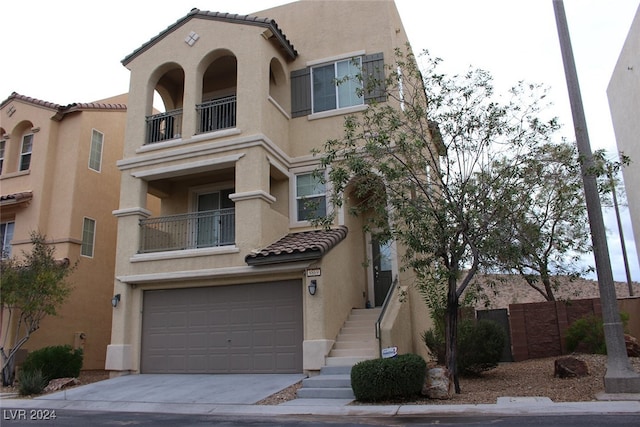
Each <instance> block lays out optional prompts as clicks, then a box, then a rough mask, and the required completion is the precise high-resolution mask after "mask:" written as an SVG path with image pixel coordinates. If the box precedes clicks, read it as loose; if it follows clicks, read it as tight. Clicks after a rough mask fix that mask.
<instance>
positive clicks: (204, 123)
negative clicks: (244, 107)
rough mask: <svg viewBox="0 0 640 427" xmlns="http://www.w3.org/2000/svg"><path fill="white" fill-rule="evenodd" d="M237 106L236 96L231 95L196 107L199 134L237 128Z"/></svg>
mask: <svg viewBox="0 0 640 427" xmlns="http://www.w3.org/2000/svg"><path fill="white" fill-rule="evenodd" d="M236 104H237V98H236V96H235V95H231V96H226V97H224V98H217V99H213V100H211V101H207V102H203V103H202V104H198V105H196V112H197V113H198V133H205V132H213V131H216V130H220V129H228V128H233V127H236Z"/></svg>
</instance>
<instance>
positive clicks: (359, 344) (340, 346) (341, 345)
mask: <svg viewBox="0 0 640 427" xmlns="http://www.w3.org/2000/svg"><path fill="white" fill-rule="evenodd" d="M348 348H355V349H359V348H371V349H377V348H378V342H377V341H376V340H368V341H336V342H335V344H333V349H334V350H346V349H348Z"/></svg>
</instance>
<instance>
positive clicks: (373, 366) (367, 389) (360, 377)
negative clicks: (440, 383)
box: [351, 354, 427, 402]
mask: <svg viewBox="0 0 640 427" xmlns="http://www.w3.org/2000/svg"><path fill="white" fill-rule="evenodd" d="M426 372H427V364H426V362H425V361H424V359H423V358H422V357H420V356H418V355H417V354H402V355H400V356H396V357H392V358H389V359H373V360H365V361H362V362H359V363H357V364H356V365H355V366H354V367H353V368H352V369H351V388H352V389H353V394H354V395H355V396H356V399H357V400H359V401H364V402H377V401H381V400H392V399H403V398H409V397H412V396H415V395H418V394H420V392H421V391H422V386H423V385H424V378H425V375H426Z"/></svg>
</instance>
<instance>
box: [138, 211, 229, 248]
mask: <svg viewBox="0 0 640 427" xmlns="http://www.w3.org/2000/svg"><path fill="white" fill-rule="evenodd" d="M233 244H235V208H227V209H217V210H209V211H202V212H193V213H185V214H178V215H168V216H162V217H155V218H146V219H142V220H140V248H139V250H138V252H139V253H150V252H164V251H177V250H186V249H199V248H211V247H216V246H228V245H233Z"/></svg>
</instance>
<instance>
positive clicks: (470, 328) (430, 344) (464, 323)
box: [422, 319, 506, 375]
mask: <svg viewBox="0 0 640 427" xmlns="http://www.w3.org/2000/svg"><path fill="white" fill-rule="evenodd" d="M422 339H423V341H424V343H425V345H426V346H427V348H428V349H429V351H430V352H431V354H433V355H434V356H435V357H436V359H437V361H438V363H439V364H444V363H445V352H446V343H445V337H444V333H442V332H440V331H439V330H438V329H435V330H434V329H429V330H428V331H425V332H423V334H422ZM505 340H506V337H505V333H504V329H502V327H501V326H500V325H499V324H498V323H496V322H494V321H492V320H487V319H483V320H479V321H477V322H476V321H475V320H473V319H462V320H460V322H458V357H457V359H456V362H457V366H458V372H459V373H460V374H462V375H465V374H466V375H478V374H480V373H481V372H483V371H486V370H489V369H493V368H495V367H496V366H498V362H500V358H501V357H502V349H503V348H504V343H505Z"/></svg>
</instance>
